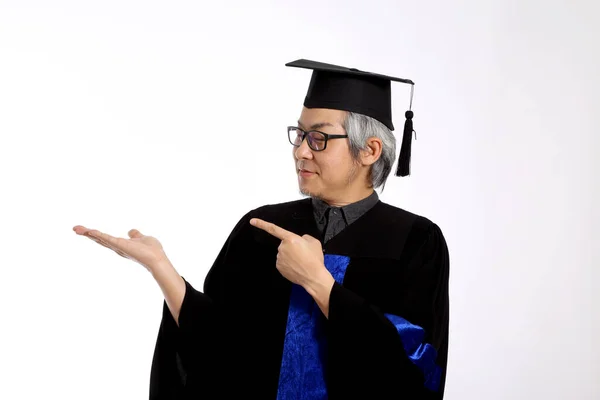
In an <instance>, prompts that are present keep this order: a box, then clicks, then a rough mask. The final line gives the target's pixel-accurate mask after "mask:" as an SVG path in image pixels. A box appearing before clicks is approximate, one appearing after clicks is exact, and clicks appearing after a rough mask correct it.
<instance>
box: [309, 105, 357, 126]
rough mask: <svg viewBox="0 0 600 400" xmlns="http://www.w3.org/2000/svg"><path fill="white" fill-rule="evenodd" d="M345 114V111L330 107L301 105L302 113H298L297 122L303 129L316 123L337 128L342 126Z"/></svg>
mask: <svg viewBox="0 0 600 400" xmlns="http://www.w3.org/2000/svg"><path fill="white" fill-rule="evenodd" d="M346 114H347V112H346V111H342V110H333V109H330V108H306V107H302V113H301V114H300V118H299V119H298V123H299V124H300V125H302V127H303V128H305V129H309V128H311V127H312V126H313V125H316V124H319V125H321V126H332V127H335V128H338V127H342V124H343V122H344V119H345V118H346Z"/></svg>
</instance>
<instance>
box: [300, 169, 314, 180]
mask: <svg viewBox="0 0 600 400" xmlns="http://www.w3.org/2000/svg"><path fill="white" fill-rule="evenodd" d="M298 175H300V176H302V177H305V178H308V177H310V176H313V175H316V173H315V172H312V171H308V170H306V169H299V170H298Z"/></svg>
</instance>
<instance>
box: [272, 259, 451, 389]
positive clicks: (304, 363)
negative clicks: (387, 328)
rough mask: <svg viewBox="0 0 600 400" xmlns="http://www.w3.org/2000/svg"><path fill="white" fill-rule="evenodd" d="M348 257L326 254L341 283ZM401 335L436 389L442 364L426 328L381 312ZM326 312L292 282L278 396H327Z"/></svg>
mask: <svg viewBox="0 0 600 400" xmlns="http://www.w3.org/2000/svg"><path fill="white" fill-rule="evenodd" d="M349 262H350V258H349V257H346V256H338V255H333V254H325V267H326V268H327V270H328V271H329V272H330V273H331V275H333V278H334V279H335V280H336V281H337V282H339V283H340V284H341V283H342V282H343V280H344V274H345V273H346V268H347V267H348V264H349ZM384 315H385V317H386V318H387V319H388V320H390V321H391V322H392V323H393V324H394V326H395V327H396V330H397V331H398V334H399V335H400V338H401V339H402V344H403V346H404V350H405V351H406V355H407V356H408V357H409V358H410V360H411V361H412V362H413V363H414V364H415V365H416V366H417V367H419V368H420V369H421V371H423V374H424V376H425V387H427V388H428V389H430V390H433V391H435V390H437V389H438V388H439V384H440V378H441V368H439V367H438V366H437V365H436V364H435V360H436V357H437V352H436V350H435V348H434V347H433V346H432V345H430V344H428V343H423V340H424V338H425V331H424V330H423V328H421V327H420V326H417V325H413V324H411V323H410V322H408V321H407V320H405V319H404V318H402V317H399V316H397V315H393V314H384ZM325 322H326V320H325V316H324V315H323V314H322V313H321V310H320V309H319V306H318V305H317V304H316V303H315V301H314V299H313V298H312V297H311V296H310V295H309V294H308V293H307V292H306V291H305V290H304V288H303V287H301V286H299V285H293V286H292V292H291V297H290V306H289V312H288V321H287V327H286V333H285V340H284V344H283V357H282V360H281V370H280V375H279V387H278V391H277V400H320V399H327V387H326V385H325V376H324V372H325V371H326V367H327V356H326V355H327V340H326V334H325V331H324V324H325Z"/></svg>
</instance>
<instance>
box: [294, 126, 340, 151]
mask: <svg viewBox="0 0 600 400" xmlns="http://www.w3.org/2000/svg"><path fill="white" fill-rule="evenodd" d="M287 130H288V139H289V140H290V143H291V144H292V145H293V146H294V147H300V145H301V144H302V141H303V140H304V138H306V142H307V143H308V147H310V148H311V149H312V150H314V151H323V150H325V148H327V141H328V140H329V139H341V138H347V137H348V135H330V134H328V133H324V132H319V131H305V130H304V129H301V128H298V127H297V126H288V128H287Z"/></svg>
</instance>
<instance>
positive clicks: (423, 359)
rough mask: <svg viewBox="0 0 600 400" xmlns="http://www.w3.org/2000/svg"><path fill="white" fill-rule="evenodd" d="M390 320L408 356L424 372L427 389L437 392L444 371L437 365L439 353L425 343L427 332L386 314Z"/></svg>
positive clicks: (395, 316) (400, 318)
mask: <svg viewBox="0 0 600 400" xmlns="http://www.w3.org/2000/svg"><path fill="white" fill-rule="evenodd" d="M384 315H385V316H386V318H387V319H389V320H390V321H391V322H392V323H393V324H394V326H395V327H396V330H397V331H398V334H399V335H400V338H401V339H402V345H403V346H404V351H405V352H406V355H407V356H408V358H409V359H410V361H412V363H413V364H415V365H416V366H417V367H419V369H420V370H421V371H422V372H423V376H424V378H425V387H426V388H427V389H429V390H432V391H437V390H438V389H439V386H440V379H441V376H442V369H441V368H440V367H438V366H437V365H436V364H435V360H436V358H437V351H436V349H435V347H433V346H432V345H430V344H429V343H424V342H423V340H424V339H425V330H424V329H423V328H421V327H420V326H417V325H413V324H411V323H410V322H408V321H407V320H405V319H404V318H402V317H399V316H397V315H394V314H384Z"/></svg>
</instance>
